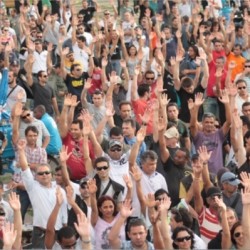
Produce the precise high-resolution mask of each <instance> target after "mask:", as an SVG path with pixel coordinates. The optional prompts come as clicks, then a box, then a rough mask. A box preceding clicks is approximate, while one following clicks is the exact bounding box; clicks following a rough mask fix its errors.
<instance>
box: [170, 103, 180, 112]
mask: <svg viewBox="0 0 250 250" xmlns="http://www.w3.org/2000/svg"><path fill="white" fill-rule="evenodd" d="M169 107H176V108H177V109H178V110H179V107H178V104H177V103H176V102H170V103H169V104H168V105H167V110H168V108H169Z"/></svg>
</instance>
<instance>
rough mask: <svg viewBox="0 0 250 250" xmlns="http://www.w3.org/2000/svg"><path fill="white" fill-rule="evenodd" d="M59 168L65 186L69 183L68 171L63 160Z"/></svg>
mask: <svg viewBox="0 0 250 250" xmlns="http://www.w3.org/2000/svg"><path fill="white" fill-rule="evenodd" d="M61 169H62V178H63V182H64V184H65V186H68V185H70V178H69V173H68V170H67V163H66V162H65V161H61Z"/></svg>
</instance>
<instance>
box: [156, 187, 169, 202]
mask: <svg viewBox="0 0 250 250" xmlns="http://www.w3.org/2000/svg"><path fill="white" fill-rule="evenodd" d="M154 196H155V200H156V201H162V200H164V199H167V198H168V197H169V194H168V192H167V191H166V190H165V189H163V188H160V189H158V190H156V191H155V193H154Z"/></svg>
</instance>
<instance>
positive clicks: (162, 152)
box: [158, 117, 170, 163]
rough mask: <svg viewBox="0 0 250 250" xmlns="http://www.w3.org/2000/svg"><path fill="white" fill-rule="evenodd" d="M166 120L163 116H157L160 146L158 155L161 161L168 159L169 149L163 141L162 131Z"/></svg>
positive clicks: (164, 129)
mask: <svg viewBox="0 0 250 250" xmlns="http://www.w3.org/2000/svg"><path fill="white" fill-rule="evenodd" d="M167 124H168V123H167V120H164V119H163V118H161V117H160V118H159V120H158V129H159V146H160V156H161V161H162V162H163V163H166V162H167V160H168V159H169V156H170V154H169V151H168V149H167V146H166V141H165V136H164V133H165V131H166V127H167Z"/></svg>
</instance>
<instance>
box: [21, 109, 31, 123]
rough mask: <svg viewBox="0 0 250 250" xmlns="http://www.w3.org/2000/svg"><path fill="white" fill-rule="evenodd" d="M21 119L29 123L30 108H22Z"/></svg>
mask: <svg viewBox="0 0 250 250" xmlns="http://www.w3.org/2000/svg"><path fill="white" fill-rule="evenodd" d="M21 119H22V121H23V122H25V123H31V122H32V115H31V111H30V110H24V111H23V113H22V115H21Z"/></svg>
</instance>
